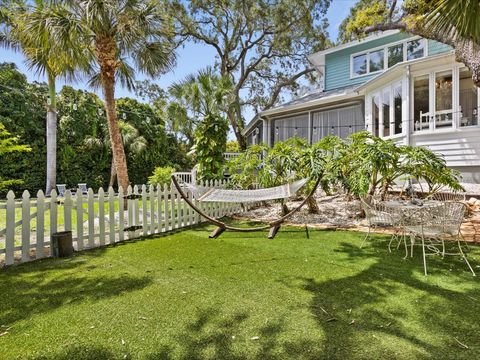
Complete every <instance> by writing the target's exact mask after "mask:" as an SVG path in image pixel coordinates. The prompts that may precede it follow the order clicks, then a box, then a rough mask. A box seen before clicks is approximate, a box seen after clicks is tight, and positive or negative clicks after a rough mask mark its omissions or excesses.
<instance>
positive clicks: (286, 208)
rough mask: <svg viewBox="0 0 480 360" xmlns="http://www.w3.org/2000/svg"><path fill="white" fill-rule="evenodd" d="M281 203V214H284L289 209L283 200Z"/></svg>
mask: <svg viewBox="0 0 480 360" xmlns="http://www.w3.org/2000/svg"><path fill="white" fill-rule="evenodd" d="M281 203H282V216H285V215H287V214H288V213H289V212H290V210H289V209H288V206H287V204H285V202H284V201H283V200H282V202H281Z"/></svg>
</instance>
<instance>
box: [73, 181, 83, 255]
mask: <svg viewBox="0 0 480 360" xmlns="http://www.w3.org/2000/svg"><path fill="white" fill-rule="evenodd" d="M75 196H76V198H77V248H78V250H83V194H82V191H81V190H80V189H77V192H76V194H75Z"/></svg>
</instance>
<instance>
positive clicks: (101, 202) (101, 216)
mask: <svg viewBox="0 0 480 360" xmlns="http://www.w3.org/2000/svg"><path fill="white" fill-rule="evenodd" d="M98 227H99V228H100V232H99V237H100V239H99V240H100V246H104V245H105V192H104V191H103V188H100V189H98Z"/></svg>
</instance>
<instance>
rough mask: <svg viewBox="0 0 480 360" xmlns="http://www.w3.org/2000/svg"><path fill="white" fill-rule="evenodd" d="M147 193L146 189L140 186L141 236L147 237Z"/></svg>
mask: <svg viewBox="0 0 480 360" xmlns="http://www.w3.org/2000/svg"><path fill="white" fill-rule="evenodd" d="M148 198H149V196H148V193H147V187H146V186H145V184H144V185H142V233H143V236H146V235H148V218H147V209H148Z"/></svg>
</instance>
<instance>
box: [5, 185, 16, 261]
mask: <svg viewBox="0 0 480 360" xmlns="http://www.w3.org/2000/svg"><path fill="white" fill-rule="evenodd" d="M6 225H7V230H6V233H5V264H6V265H12V264H13V262H14V261H15V257H14V254H15V194H14V193H13V191H12V190H10V191H9V192H8V193H7V212H6Z"/></svg>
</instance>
